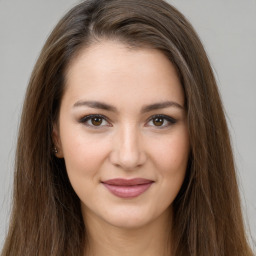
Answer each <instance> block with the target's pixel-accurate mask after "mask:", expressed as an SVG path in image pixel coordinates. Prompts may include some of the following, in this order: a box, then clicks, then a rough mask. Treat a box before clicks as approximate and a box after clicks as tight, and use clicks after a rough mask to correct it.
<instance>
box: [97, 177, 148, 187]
mask: <svg viewBox="0 0 256 256" xmlns="http://www.w3.org/2000/svg"><path fill="white" fill-rule="evenodd" d="M152 182H153V181H152V180H148V179H144V178H134V179H122V178H116V179H110V180H105V181H102V183H105V184H108V185H115V186H135V185H143V184H148V183H152Z"/></svg>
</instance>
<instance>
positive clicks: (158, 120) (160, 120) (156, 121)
mask: <svg viewBox="0 0 256 256" xmlns="http://www.w3.org/2000/svg"><path fill="white" fill-rule="evenodd" d="M153 123H154V125H155V126H161V125H163V123H164V119H163V118H162V117H156V118H154V120H153Z"/></svg>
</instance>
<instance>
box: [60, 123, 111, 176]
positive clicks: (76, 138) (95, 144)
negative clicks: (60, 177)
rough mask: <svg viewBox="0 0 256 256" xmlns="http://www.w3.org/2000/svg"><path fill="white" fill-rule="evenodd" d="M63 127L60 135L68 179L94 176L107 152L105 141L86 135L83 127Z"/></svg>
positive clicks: (107, 145)
mask: <svg viewBox="0 0 256 256" xmlns="http://www.w3.org/2000/svg"><path fill="white" fill-rule="evenodd" d="M64 127H65V129H63V131H62V133H61V138H62V150H63V156H64V159H65V163H66V168H67V172H68V175H69V176H70V179H72V177H73V176H77V177H78V178H79V176H81V177H82V176H87V177H88V176H93V175H96V174H97V172H98V171H99V170H100V166H101V164H102V163H103V162H104V160H105V158H106V156H107V152H108V150H109V149H108V147H109V143H108V141H107V139H101V138H96V137H95V136H93V135H91V134H87V133H86V132H85V131H84V128H83V127H79V128H77V129H74V128H70V129H69V127H68V126H64ZM71 131H72V132H71Z"/></svg>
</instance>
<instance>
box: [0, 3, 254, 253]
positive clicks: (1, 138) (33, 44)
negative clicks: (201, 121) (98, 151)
mask: <svg viewBox="0 0 256 256" xmlns="http://www.w3.org/2000/svg"><path fill="white" fill-rule="evenodd" d="M124 1H125V0H124ZM145 1H146V0H145ZM78 2H79V1H77V0H54V1H53V0H22V1H20V0H0V166H1V168H0V249H1V248H2V244H3V241H4V237H5V234H6V232H7V227H8V220H9V215H10V207H11V193H12V180H13V162H14V153H15V144H16V138H17V130H18V124H19V118H20V113H21V107H22V102H23V98H24V94H25V90H26V86H27V83H28V80H29V77H30V74H31V71H32V68H33V65H34V64H35V61H36V59H37V57H38V55H39V52H40V50H41V48H42V46H43V44H44V42H45V40H46V38H47V36H48V35H49V33H50V31H51V30H52V29H53V27H54V26H55V24H56V23H57V21H58V20H59V19H60V17H62V16H63V14H64V13H65V12H66V11H67V10H68V9H70V8H71V7H72V6H74V5H75V4H76V3H78ZM169 2H170V3H172V4H173V5H174V6H176V7H177V8H178V9H179V10H180V11H181V12H182V13H183V14H184V15H185V16H186V17H187V18H188V19H189V20H190V21H191V23H192V25H193V26H194V27H195V29H196V31H197V32H198V34H199V36H200V38H201V40H202V42H203V44H204V46H205V48H206V51H207V53H208V56H209V58H210V61H211V63H212V66H213V69H214V72H215V75H216V79H217V81H218V84H219V88H220V92H221V95H222V99H223V102H224V106H225V110H226V116H227V120H228V124H229V127H230V132H231V135H232V144H233V148H234V153H235V159H236V166H237V172H238V178H239V185H240V190H241V196H242V203H243V209H244V216H245V221H246V223H247V230H248V232H250V233H251V238H252V239H253V240H254V243H255V240H256V197H255V195H256V185H255V184H256V0H214V1H212V0H169ZM254 246H255V245H254Z"/></svg>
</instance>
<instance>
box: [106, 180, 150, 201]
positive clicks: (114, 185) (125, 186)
mask: <svg viewBox="0 0 256 256" xmlns="http://www.w3.org/2000/svg"><path fill="white" fill-rule="evenodd" d="M102 184H103V185H104V186H105V187H106V188H107V189H108V190H109V191H110V192H111V193H112V194H114V195H115V196H118V197H121V198H132V197H137V196H139V195H141V194H142V193H144V192H145V191H146V190H147V189H149V187H150V186H151V185H152V184H153V181H152V180H147V179H143V178H135V179H120V178H119V179H111V180H106V181H103V182H102Z"/></svg>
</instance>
